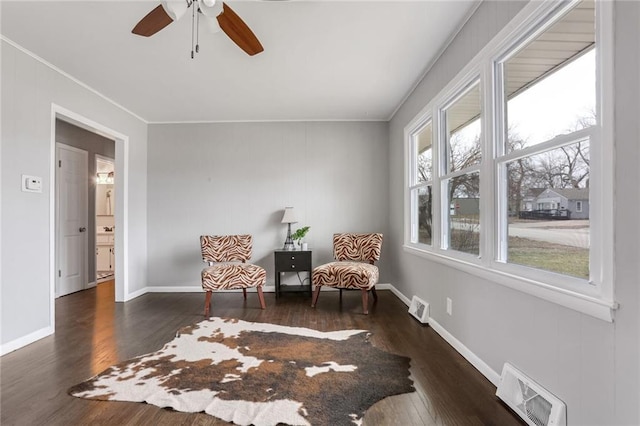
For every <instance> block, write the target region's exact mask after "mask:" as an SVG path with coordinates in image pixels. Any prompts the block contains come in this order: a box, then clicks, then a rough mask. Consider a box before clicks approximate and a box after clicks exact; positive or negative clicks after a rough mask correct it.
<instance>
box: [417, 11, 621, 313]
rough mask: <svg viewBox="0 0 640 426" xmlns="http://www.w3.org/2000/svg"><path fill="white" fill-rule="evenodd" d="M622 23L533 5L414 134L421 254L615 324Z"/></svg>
mask: <svg viewBox="0 0 640 426" xmlns="http://www.w3.org/2000/svg"><path fill="white" fill-rule="evenodd" d="M596 10H598V14H599V15H598V16H596ZM600 14H601V15H600ZM611 16H612V12H611V6H610V5H609V4H607V2H596V3H594V2H593V1H590V0H583V1H572V2H543V3H538V2H532V3H530V4H528V5H527V6H526V7H525V8H524V9H523V12H521V14H520V15H519V16H518V17H517V18H516V19H517V20H519V22H518V23H517V25H513V26H512V28H517V29H511V30H509V29H505V30H504V31H503V33H502V34H500V35H498V36H497V37H496V39H495V40H494V41H492V42H491V43H490V44H489V45H488V46H487V47H486V48H485V49H483V51H482V52H480V54H479V55H478V56H477V57H476V59H474V61H473V62H472V63H470V64H469V65H468V66H467V67H466V68H465V69H464V70H463V71H462V72H460V74H459V75H458V76H457V77H455V78H454V79H453V80H452V81H451V82H450V83H449V85H448V86H447V87H445V88H444V89H443V91H442V92H441V93H440V94H438V95H436V96H435V97H434V98H433V99H432V101H431V102H430V104H429V105H427V106H426V107H425V109H424V110H423V112H422V113H421V115H418V116H417V117H416V118H415V120H414V121H413V123H415V124H409V125H408V126H407V131H406V138H407V149H408V151H407V154H408V155H407V157H406V158H407V168H406V169H407V171H408V180H407V182H408V185H407V197H406V199H407V215H406V216H405V217H406V220H407V226H406V229H407V234H406V238H405V247H406V249H407V250H408V251H410V252H412V253H415V254H418V255H421V256H425V257H429V258H431V259H435V260H437V261H439V262H443V263H446V264H449V265H451V266H453V267H457V268H459V269H463V270H465V271H468V272H470V273H476V274H479V275H483V276H486V277H488V278H489V279H493V280H494V281H496V282H500V283H503V284H505V285H508V286H510V287H513V288H516V289H519V290H522V291H525V292H528V293H531V294H535V295H537V296H539V297H543V298H546V299H547V300H551V301H554V302H557V303H561V304H564V305H566V306H571V307H572V308H576V306H579V308H576V309H578V310H581V311H582V312H587V313H592V314H593V315H594V316H598V317H600V318H603V319H608V320H610V319H611V318H609V317H608V316H607V315H610V313H611V310H612V309H614V308H615V306H616V305H615V303H614V302H613V290H612V286H611V281H610V280H611V278H612V274H611V265H612V263H613V260H612V254H611V252H612V250H611V240H610V237H609V235H610V234H611V232H612V225H611V223H610V221H607V220H603V218H604V217H611V208H610V205H611V197H610V195H609V194H610V193H611V185H612V182H613V180H612V159H611V155H610V154H609V151H610V149H604V148H603V144H609V143H611V139H612V136H611V131H610V130H608V128H603V126H602V122H603V120H602V114H603V111H608V110H605V109H604V107H603V102H604V103H606V102H610V96H611V94H610V91H605V90H600V89H599V88H600V87H602V85H603V84H609V85H610V84H612V83H611V77H610V75H609V72H610V70H611V67H612V65H611V62H612V61H611V53H607V52H606V51H601V50H600V49H601V46H603V45H605V44H606V45H607V46H611V44H610V40H611V37H612V31H611V29H612V20H611ZM607 41H608V44H607ZM607 82H608V83H607ZM598 93H600V97H599V96H598ZM485 108H488V109H489V110H485ZM607 114H610V113H609V112H607ZM605 121H606V120H605ZM608 121H609V122H610V121H611V116H610V115H609V116H608ZM554 289H558V290H554ZM576 299H579V300H580V301H579V302H576Z"/></svg>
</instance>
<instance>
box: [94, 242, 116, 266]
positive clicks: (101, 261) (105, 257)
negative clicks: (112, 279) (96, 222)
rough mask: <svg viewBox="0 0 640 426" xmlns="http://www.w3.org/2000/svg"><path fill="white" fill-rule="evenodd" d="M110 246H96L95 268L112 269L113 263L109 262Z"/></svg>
mask: <svg viewBox="0 0 640 426" xmlns="http://www.w3.org/2000/svg"><path fill="white" fill-rule="evenodd" d="M111 248H112V247H111V246H98V247H97V250H96V251H97V252H98V253H97V260H98V261H97V263H96V270H98V271H99V272H101V271H113V264H112V262H111V256H112V250H111Z"/></svg>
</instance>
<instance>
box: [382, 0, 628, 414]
mask: <svg viewBox="0 0 640 426" xmlns="http://www.w3.org/2000/svg"><path fill="white" fill-rule="evenodd" d="M524 4H525V3H524V2H503V1H489V2H487V1H485V2H483V4H482V5H481V6H480V7H479V9H478V10H477V11H476V13H475V14H474V16H472V18H471V19H470V20H469V21H468V23H467V24H466V25H465V27H464V28H463V29H462V31H461V32H460V33H459V34H458V36H457V37H456V39H455V40H454V41H453V43H452V44H451V45H450V46H449V48H448V49H447V50H446V51H445V53H444V54H443V55H442V57H441V58H440V59H439V60H438V62H437V63H436V64H435V66H434V67H433V68H432V69H431V70H430V71H429V72H428V74H427V75H426V76H425V78H424V79H423V81H422V82H421V83H420V84H419V85H418V87H417V88H416V90H415V91H414V93H413V94H412V95H411V96H410V97H409V98H408V100H407V101H406V102H405V103H404V105H403V106H402V107H401V108H400V109H399V111H398V112H397V113H396V115H395V116H394V117H393V119H392V121H391V123H390V129H389V132H390V147H389V164H390V181H389V182H390V188H389V189H390V200H389V201H390V237H391V238H389V239H387V243H388V244H389V245H390V247H389V246H387V249H388V253H390V254H391V256H392V262H393V266H394V276H393V278H392V282H393V283H394V285H395V286H396V287H397V288H398V289H399V290H400V291H401V292H402V293H403V294H405V295H406V296H408V297H411V296H412V295H414V294H417V295H418V296H421V297H422V298H424V299H425V300H426V301H428V302H429V303H431V316H432V317H433V318H434V319H435V320H436V321H437V322H438V323H439V324H440V325H442V326H443V327H444V329H445V330H446V332H448V333H450V335H452V336H453V337H454V338H455V339H457V340H458V341H460V342H461V343H462V344H463V345H464V346H466V347H467V348H468V349H469V350H470V351H471V352H472V353H473V354H475V355H476V356H477V357H479V359H480V360H481V361H482V362H484V363H486V364H487V365H488V366H489V367H490V368H491V369H493V370H494V371H495V372H498V373H499V372H500V371H501V368H502V364H503V363H504V362H506V361H509V362H512V363H513V364H515V365H516V366H518V367H519V368H521V369H522V370H524V371H525V372H526V373H527V374H529V375H530V376H532V377H533V378H535V379H536V380H538V381H539V382H541V383H542V384H543V385H544V386H546V387H547V388H548V389H550V390H551V391H552V392H553V393H555V394H556V395H557V396H558V397H560V398H561V399H562V400H564V401H565V402H566V403H567V405H568V419H569V424H573V425H637V424H640V413H639V412H638V405H637V403H638V401H639V400H640V392H639V381H640V373H639V363H640V353H639V352H640V351H639V349H640V343H639V336H640V321H639V318H640V317H639V309H640V303H639V302H640V296H639V289H638V286H639V283H638V277H639V276H640V268H639V266H638V265H639V264H640V249H639V246H638V244H639V243H638V241H639V240H640V238H639V236H640V226H639V223H638V219H637V214H638V211H640V194H639V191H638V189H637V188H638V185H639V183H640V175H639V173H638V159H639V158H640V150H639V145H640V144H639V143H638V140H639V139H640V132H639V131H638V121H639V120H638V117H639V116H640V111H639V109H638V97H637V94H638V93H639V91H638V80H639V76H640V67H639V65H638V60H639V59H638V58H639V52H638V40H639V36H638V28H639V25H638V24H639V23H640V3H639V2H616V3H615V19H616V24H615V31H616V34H615V39H616V49H615V68H616V71H615V78H614V81H615V82H616V87H615V111H616V114H617V116H616V120H615V132H616V138H615V140H614V141H609V142H608V143H609V144H610V146H611V147H610V149H613V150H615V162H616V168H615V170H616V176H615V206H616V208H615V211H616V214H615V218H612V220H615V253H616V265H615V276H616V281H615V288H616V299H617V301H618V302H620V304H621V307H620V309H619V310H618V312H617V313H616V321H615V323H613V324H611V323H607V322H604V321H601V320H598V319H595V318H592V317H590V316H588V315H584V314H581V313H578V312H576V311H572V310H570V309H567V308H564V307H561V306H559V305H556V304H553V303H550V302H546V301H544V300H541V299H538V298H536V297H533V296H529V295H527V294H523V293H521V292H518V291H515V290H512V289H509V288H506V287H503V286H501V285H499V284H497V283H494V282H491V281H487V280H484V279H480V278H478V277H476V276H473V275H469V274H466V273H464V272H461V271H459V270H456V269H453V268H450V267H447V266H445V265H442V264H439V263H434V262H431V261H429V260H426V259H423V258H420V257H417V256H415V255H413V254H410V253H405V252H403V250H402V243H403V240H402V238H403V218H404V217H403V190H404V188H403V182H404V181H403V176H404V163H403V144H404V140H403V129H404V127H405V126H406V125H407V124H408V123H409V121H410V120H411V119H412V118H413V117H414V116H415V115H416V114H417V113H418V112H419V111H420V109H421V108H422V107H424V106H425V105H426V104H427V103H428V102H429V101H430V100H431V98H432V97H433V96H435V95H436V94H437V93H438V92H439V91H440V90H441V89H442V88H443V87H444V86H445V85H446V84H447V83H448V82H449V81H450V79H451V78H452V77H453V76H455V75H456V73H457V72H458V71H460V70H461V68H462V67H464V66H465V65H466V64H467V63H468V62H469V61H470V60H471V59H472V58H473V57H474V56H475V54H476V53H477V52H479V51H480V50H481V49H482V47H484V46H485V45H486V43H487V42H488V41H489V40H491V38H492V37H493V36H494V35H495V34H496V33H497V32H498V31H499V30H501V29H502V28H503V27H504V26H505V24H506V23H507V22H508V21H509V20H510V19H511V18H512V17H513V16H515V14H516V13H517V12H518V11H519V10H520V9H521V8H522V7H523V6H524ZM446 297H450V298H451V299H452V300H453V304H454V305H453V316H449V315H447V314H446V313H445V299H446Z"/></svg>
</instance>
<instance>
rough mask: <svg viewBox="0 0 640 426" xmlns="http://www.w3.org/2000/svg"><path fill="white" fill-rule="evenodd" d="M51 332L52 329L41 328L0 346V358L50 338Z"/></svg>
mask: <svg viewBox="0 0 640 426" xmlns="http://www.w3.org/2000/svg"><path fill="white" fill-rule="evenodd" d="M53 331H54V330H53V327H45V328H41V329H40V330H38V331H34V332H33V333H30V334H27V335H26V336H22V337H20V338H18V339H15V340H12V341H11V342H7V343H5V344H4V345H2V346H0V356H2V355H6V354H8V353H9V352H13V351H15V350H17V349H20V348H22V347H25V346H27V345H30V344H31V343H33V342H35V341H37V340H40V339H43V338H45V337H47V336H50V335H52V334H53Z"/></svg>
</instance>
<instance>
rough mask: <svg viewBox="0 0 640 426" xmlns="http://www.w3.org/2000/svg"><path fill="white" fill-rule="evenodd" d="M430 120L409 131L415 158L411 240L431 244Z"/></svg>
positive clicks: (431, 163)
mask: <svg viewBox="0 0 640 426" xmlns="http://www.w3.org/2000/svg"><path fill="white" fill-rule="evenodd" d="M432 132H433V126H432V124H431V120H427V121H425V122H423V123H421V124H420V125H419V126H418V128H417V129H415V130H414V131H413V132H412V133H411V156H412V158H415V162H414V163H413V166H414V167H413V168H412V170H411V176H410V182H411V183H410V185H411V212H412V218H413V219H412V221H411V222H412V226H413V227H412V231H411V241H412V242H414V243H420V244H425V245H431V232H432V231H431V223H432V215H433V210H432V205H433V193H432V188H433V183H432V179H433V150H432V143H431V137H432Z"/></svg>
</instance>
